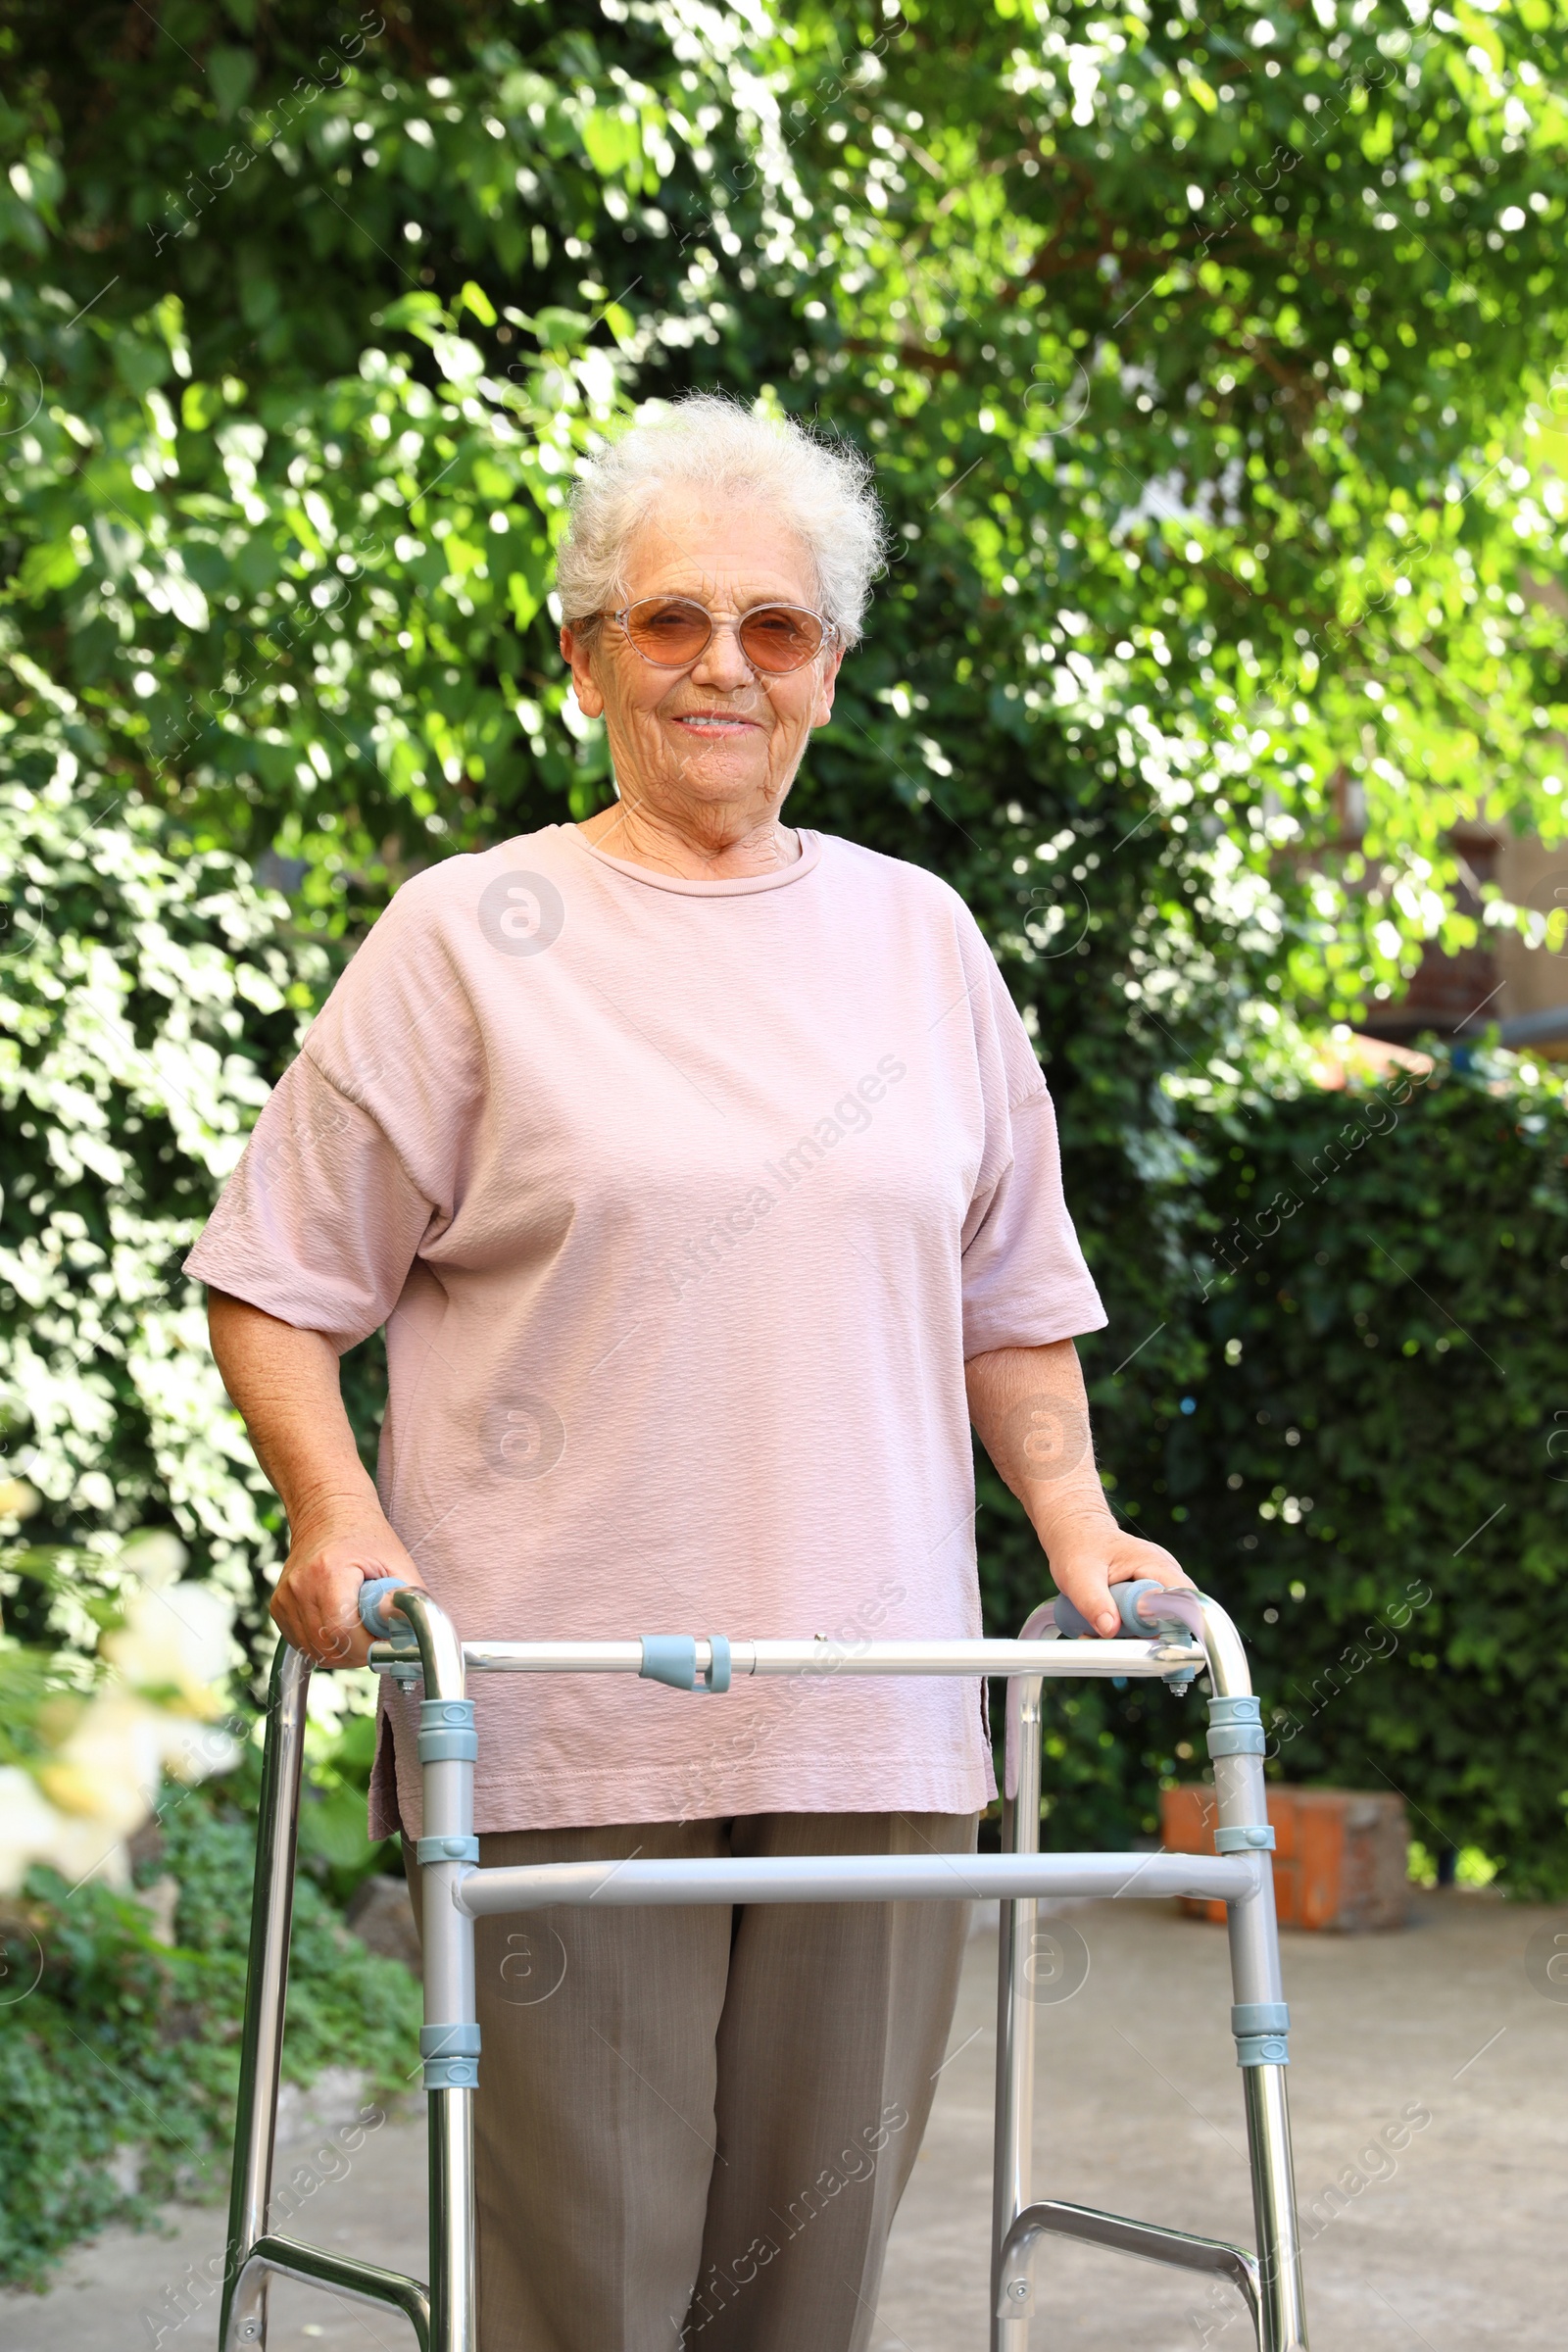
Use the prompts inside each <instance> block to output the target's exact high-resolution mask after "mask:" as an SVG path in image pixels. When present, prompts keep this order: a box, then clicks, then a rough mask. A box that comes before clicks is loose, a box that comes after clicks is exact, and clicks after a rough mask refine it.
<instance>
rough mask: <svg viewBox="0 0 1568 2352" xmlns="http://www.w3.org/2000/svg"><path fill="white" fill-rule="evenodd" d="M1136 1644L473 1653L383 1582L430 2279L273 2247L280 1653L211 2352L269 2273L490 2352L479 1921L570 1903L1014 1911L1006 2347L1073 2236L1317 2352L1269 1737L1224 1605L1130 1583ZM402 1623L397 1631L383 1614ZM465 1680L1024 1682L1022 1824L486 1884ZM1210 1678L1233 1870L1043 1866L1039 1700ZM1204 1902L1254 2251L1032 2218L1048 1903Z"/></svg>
mask: <svg viewBox="0 0 1568 2352" xmlns="http://www.w3.org/2000/svg"><path fill="white" fill-rule="evenodd" d="M1114 1597H1115V1598H1116V1600H1117V1602H1118V1604H1119V1606H1120V1610H1121V1616H1122V1623H1123V1629H1124V1637H1125V1638H1120V1639H1115V1640H1111V1641H1103V1640H1100V1639H1098V1638H1097V1639H1091V1640H1081V1639H1071V1640H1065V1641H1064V1640H1061V1639H1059V1638H1058V1634H1059V1632H1061V1631H1065V1632H1067V1633H1069V1634H1073V1635H1077V1634H1079V1633H1081V1631H1082V1627H1083V1621H1082V1619H1080V1618H1078V1617H1077V1616H1076V1612H1074V1611H1072V1610H1070V1608H1068V1606H1067V1604H1066V1603H1064V1602H1057V1603H1056V1604H1055V1606H1054V1608H1053V1607H1052V1606H1051V1605H1050V1604H1048V1606H1047V1607H1046V1608H1043V1609H1039V1610H1036V1612H1035V1614H1034V1616H1033V1617H1031V1619H1030V1620H1029V1623H1028V1624H1027V1625H1026V1626H1025V1627H1024V1629H1023V1633H1022V1636H1021V1637H1020V1639H1019V1640H1018V1641H1016V1642H979V1641H952V1642H842V1641H832V1640H829V1639H827V1638H826V1637H823V1636H820V1635H819V1636H816V1637H814V1638H813V1639H811V1640H809V1641H796V1642H778V1641H757V1642H754V1641H739V1640H728V1639H726V1638H725V1637H723V1636H722V1635H709V1636H697V1635H658V1636H647V1637H644V1638H643V1639H641V1640H638V1641H629V1642H466V1643H464V1642H459V1641H458V1639H457V1636H456V1634H455V1632H454V1630H453V1628H452V1626H451V1624H450V1623H449V1621H448V1620H447V1618H446V1617H445V1616H444V1615H443V1613H442V1612H441V1610H440V1609H439V1608H438V1607H437V1606H436V1604H435V1603H434V1602H433V1601H432V1600H431V1598H430V1596H429V1595H428V1593H422V1592H418V1591H416V1590H415V1589H413V1588H410V1587H400V1586H398V1585H397V1584H396V1583H395V1581H394V1580H390V1579H381V1580H378V1581H376V1582H375V1583H372V1584H367V1585H366V1587H365V1588H364V1590H363V1592H362V1594H361V1614H362V1616H363V1618H364V1620H365V1623H366V1625H367V1626H368V1629H369V1631H370V1632H371V1633H372V1634H373V1635H376V1636H380V1637H385V1638H383V1639H377V1640H375V1641H374V1642H372V1645H371V1650H370V1662H371V1664H372V1665H373V1666H374V1667H376V1668H377V1670H378V1671H380V1672H382V1673H386V1674H389V1675H391V1676H393V1677H394V1678H395V1679H397V1680H399V1681H402V1682H415V1681H417V1682H419V1683H420V1684H422V1686H423V1697H422V1701H421V1704H420V1708H419V1731H418V1753H419V1762H420V1766H421V1773H422V1779H423V1790H424V1820H423V1835H422V1836H421V1837H420V1838H419V1840H418V1859H419V1862H420V1865H421V1888H422V1895H423V1906H422V1907H423V1919H422V1922H421V1926H422V1935H423V1944H424V2018H425V2022H424V2026H423V2028H422V2030H421V2032H420V2035H419V2050H420V2057H421V2060H422V2062H423V2070H424V2082H425V2091H426V2097H427V2102H428V2107H429V2121H430V2203H429V2232H430V2284H429V2288H428V2290H426V2289H425V2288H424V2287H422V2286H421V2285H420V2284H419V2283H418V2282H417V2280H416V2279H413V2278H404V2277H401V2276H399V2275H398V2274H395V2273H392V2272H388V2271H380V2270H377V2269H376V2268H375V2267H374V2266H372V2265H370V2264H368V2263H360V2262H356V2261H354V2260H352V2259H351V2258H349V2257H347V2256H344V2255H339V2254H332V2253H327V2252H324V2251H321V2250H319V2249H317V2248H315V2247H310V2246H303V2245H296V2244H295V2243H293V2241H291V2240H289V2239H287V2238H283V2237H279V2236H277V2235H275V2234H274V2233H272V2232H270V2230H269V2228H268V2220H269V2215H268V2208H269V2204H270V2196H271V2175H272V2159H273V2141H274V2136H275V2128H276V2111H277V2089H278V2071H279V2060H280V2057H281V2050H282V2034H283V2005H284V1996H285V1993H286V1989H287V1982H288V1942H289V1925H290V1917H291V1912H292V1906H293V1885H294V1856H295V1843H296V1834H297V1826H298V1812H299V1795H300V1781H301V1771H302V1765H303V1758H304V1728H305V1696H306V1690H307V1687H308V1684H309V1679H310V1672H311V1668H310V1664H309V1662H308V1661H307V1660H306V1659H305V1658H304V1657H303V1656H302V1655H301V1654H300V1652H299V1651H297V1650H294V1649H292V1648H290V1647H288V1646H287V1645H286V1644H284V1645H282V1646H280V1648H279V1650H278V1653H277V1657H276V1659H275V1661H274V1664H273V1669H272V1684H271V1695H270V1709H269V1716H268V1731H267V1752H266V1761H265V1766H264V1771H263V1781H262V1805H261V1820H260V1824H259V1832H258V1839H257V1858H256V1886H255V1901H254V1906H253V1911H252V1918H251V1948H250V1974H249V1979H248V1984H247V1990H246V2009H245V2026H244V2034H243V2039H242V2043H241V2072H240V2093H239V2105H238V2114H237V2118H236V2134H235V2165H234V2176H233V2184H232V2188H231V2192H230V2202H229V2239H228V2260H227V2265H226V2268H225V2272H224V2296H223V2312H222V2327H221V2352H238V2348H239V2347H242V2346H246V2347H248V2346H253V2345H265V2342H266V2336H267V2288H268V2281H269V2279H270V2278H272V2277H277V2276H284V2277H289V2278H296V2279H302V2280H306V2281H315V2282H318V2283H319V2284H321V2285H323V2286H326V2287H328V2288H330V2289H332V2290H334V2291H335V2292H337V2293H340V2294H348V2295H351V2296H353V2297H356V2298H358V2299H362V2300H368V2301H373V2302H379V2303H382V2304H385V2305H389V2306H391V2307H393V2308H396V2309H398V2310H401V2311H402V2312H403V2313H404V2314H405V2315H406V2317H407V2318H408V2319H409V2320H410V2322H411V2323H412V2325H413V2327H414V2331H415V2334H416V2336H417V2340H418V2344H419V2347H420V2352H477V2305H476V2300H475V2291H474V2280H475V2232H474V2206H473V2114H472V2103H473V2095H474V2089H475V2086H476V2084H477V2082H478V2067H479V2027H478V2019H477V2009H476V2005H475V1992H474V1975H473V1923H474V1920H475V1919H477V1918H483V1917H489V1916H493V1915H497V1914H510V1913H515V1912H523V1911H531V1910H539V1909H544V1908H548V1907H550V1906H554V1905H562V1906H586V1905H588V1904H591V1903H600V1904H609V1905H621V1904H648V1903H753V1902H904V1901H911V1900H932V1901H949V1902H952V1901H971V1900H976V1899H985V1898H988V1897H998V1898H1000V1900H1001V1936H1000V1962H999V1980H998V2035H997V2128H996V2166H995V2183H994V2200H993V2237H992V2312H993V2318H992V2337H991V2340H992V2346H993V2352H1027V2347H1028V2334H1029V2320H1030V2316H1031V2312H1032V2309H1033V2305H1034V2299H1035V2295H1034V2284H1033V2279H1032V2277H1031V2266H1032V2260H1033V2257H1034V2254H1035V2252H1036V2249H1037V2248H1038V2246H1039V2244H1040V2241H1041V2240H1042V2238H1044V2237H1046V2236H1050V2235H1055V2236H1068V2237H1076V2238H1079V2239H1081V2240H1084V2241H1086V2242H1088V2243H1091V2244H1096V2245H1101V2246H1104V2247H1106V2248H1109V2249H1110V2250H1112V2251H1116V2252H1121V2253H1127V2254H1137V2255H1141V2256H1143V2257H1144V2258H1146V2259H1148V2260H1152V2261H1155V2262H1163V2263H1169V2264H1174V2265H1175V2266H1176V2267H1178V2268H1180V2269H1184V2270H1189V2271H1200V2272H1208V2273H1210V2274H1212V2275H1213V2276H1214V2277H1216V2278H1228V2279H1229V2280H1230V2281H1231V2282H1232V2283H1233V2284H1234V2285H1235V2286H1236V2287H1237V2288H1238V2289H1239V2291H1240V2292H1241V2294H1242V2295H1243V2297H1244V2299H1245V2300H1246V2302H1247V2306H1248V2309H1249V2311H1250V2314H1251V2317H1252V2322H1253V2327H1254V2332H1255V2336H1256V2341H1257V2344H1258V2347H1259V2352H1306V2323H1305V2316H1304V2303H1303V2297H1302V2286H1301V2263H1300V2248H1299V2239H1298V2235H1297V2224H1296V2203H1295V2188H1294V2183H1293V2180H1292V2167H1291V2144H1290V2123H1289V2116H1288V2111H1287V2102H1286V2092H1285V2066H1286V2063H1287V2060H1288V2056H1289V2050H1288V2039H1287V2036H1288V2033H1289V2023H1290V2015H1289V2011H1288V2010H1287V2008H1286V2006H1285V2000H1284V1991H1283V1986H1282V1984H1281V1978H1280V1963H1279V1937H1278V1933H1277V1930H1276V1926H1275V1917H1274V1883H1273V1866H1272V1862H1271V1860H1270V1856H1269V1848H1270V1847H1271V1846H1272V1844H1273V1836H1272V1833H1271V1831H1270V1830H1269V1828H1268V1821H1267V1813H1266V1809H1265V1805H1264V1795H1263V1767H1262V1754H1263V1732H1262V1725H1261V1722H1260V1721H1259V1716H1258V1706H1257V1701H1256V1699H1255V1698H1253V1697H1252V1695H1251V1692H1250V1685H1249V1680H1248V1672H1247V1659H1246V1654H1245V1652H1244V1650H1243V1647H1242V1644H1241V1642H1240V1640H1239V1638H1238V1636H1237V1634H1236V1631H1235V1628H1234V1627H1233V1626H1232V1624H1231V1622H1230V1620H1229V1618H1228V1617H1227V1616H1226V1614H1225V1612H1224V1610H1223V1609H1221V1608H1220V1607H1219V1606H1218V1605H1217V1604H1216V1603H1215V1602H1213V1601H1210V1600H1207V1599H1204V1598H1202V1597H1201V1596H1200V1595H1196V1594H1193V1593H1161V1591H1160V1590H1159V1588H1158V1587H1157V1586H1153V1585H1152V1584H1149V1583H1145V1584H1140V1585H1123V1586H1117V1587H1116V1588H1114ZM386 1605H390V1607H391V1609H393V1610H394V1611H395V1612H396V1615H395V1617H394V1618H393V1619H392V1620H391V1621H390V1622H389V1620H388V1619H387V1618H384V1617H383V1616H382V1615H381V1610H382V1608H383V1606H386ZM469 1672H472V1673H487V1674H632V1675H638V1676H641V1677H642V1678H644V1679H645V1680H651V1681H655V1682H661V1683H664V1684H666V1685H669V1686H671V1687H673V1688H674V1689H675V1690H678V1691H693V1692H696V1693H699V1694H702V1695H705V1696H722V1694H723V1693H724V1692H725V1691H728V1690H730V1689H731V1688H732V1684H733V1681H734V1678H736V1677H746V1676H753V1675H771V1674H792V1675H824V1674H848V1675H857V1676H858V1675H888V1674H892V1675H932V1674H939V1675H953V1676H971V1677H979V1676H993V1675H994V1676H1005V1677H1006V1678H1008V1704H1007V1769H1006V1804H1005V1815H1004V1834H1003V1843H1004V1847H1005V1851H1003V1852H1002V1853H998V1854H957V1855H955V1854H933V1855H903V1854H853V1855H851V1854H843V1855H825V1856H823V1855H790V1856H781V1857H771V1858H758V1859H752V1858H732V1859H724V1858H717V1857H715V1858H712V1859H707V1860H701V1859H699V1860H661V1861H645V1860H640V1859H638V1858H636V1857H633V1858H631V1859H628V1860H626V1861H623V1862H615V1863H602V1862H593V1863H551V1864H545V1865H541V1866H538V1867H535V1868H525V1869H490V1870H485V1869H480V1868H477V1867H476V1865H477V1862H478V1852H479V1842H478V1839H477V1838H476V1837H475V1835H474V1832H473V1774H474V1763H475V1759H476V1756H477V1751H478V1736H477V1733H476V1730H475V1728H474V1720H473V1705H472V1701H471V1700H470V1699H469V1698H468V1697H467V1696H466V1691H465V1678H466V1674H467V1673H469ZM1197 1672H1206V1674H1207V1675H1208V1678H1209V1684H1210V1690H1211V1692H1212V1695H1211V1697H1210V1699H1209V1733H1208V1747H1209V1754H1210V1756H1211V1757H1212V1758H1213V1762H1214V1794H1215V1809H1216V1813H1217V1816H1218V1823H1219V1827H1218V1830H1217V1833H1216V1838H1215V1843H1216V1847H1217V1849H1218V1850H1217V1852H1216V1853H1215V1854H1213V1855H1202V1854H1164V1853H1152V1854H1042V1853H1041V1852H1040V1851H1039V1843H1040V1779H1041V1752H1040V1751H1041V1694H1042V1691H1043V1688H1044V1685H1045V1683H1046V1682H1047V1681H1049V1680H1057V1679H1060V1678H1063V1677H1065V1676H1068V1675H1074V1676H1077V1675H1087V1676H1097V1677H1103V1676H1105V1675H1112V1676H1128V1677H1140V1678H1144V1679H1164V1680H1166V1681H1168V1682H1170V1683H1172V1684H1173V1685H1175V1686H1177V1687H1184V1686H1185V1685H1187V1684H1188V1683H1190V1682H1191V1681H1192V1679H1193V1676H1194V1674H1195V1673H1197ZM1177 1894H1181V1895H1192V1896H1196V1897H1198V1898H1200V1899H1205V1900H1210V1901H1216V1900H1217V1901H1221V1902H1223V1903H1225V1905H1226V1907H1227V1917H1228V1920H1229V1923H1230V1955H1231V1979H1232V1989H1233V1992H1234V1995H1235V2000H1234V2004H1233V2006H1232V2009H1231V2031H1232V2033H1233V2034H1234V2036H1235V2040H1236V2054H1237V2063H1238V2065H1239V2066H1240V2068H1241V2069H1242V2081H1243V2085H1244V2097H1245V2104H1246V2113H1247V2132H1248V2146H1249V2155H1250V2172H1251V2185H1252V2207H1253V2216H1254V2221H1255V2226H1256V2231H1257V2248H1258V2250H1257V2252H1256V2254H1255V2255H1254V2254H1252V2253H1250V2252H1249V2251H1248V2250H1247V2249H1245V2248H1243V2247H1239V2246H1229V2245H1224V2244H1221V2243H1220V2242H1218V2241H1217V2240H1215V2239H1211V2238H1203V2237H1195V2236H1193V2235H1191V2234H1189V2233H1188V2232H1186V2231H1184V2230H1179V2229H1167V2228H1164V2227H1162V2226H1161V2225H1159V2224H1157V2223H1152V2222H1140V2221H1130V2220H1126V2219H1124V2218H1123V2217H1122V2216H1120V2215H1117V2214H1103V2213H1096V2212H1094V2211H1092V2210H1091V2209H1090V2208H1089V2207H1087V2206H1080V2205H1069V2204H1065V2203H1062V2202H1059V2201H1049V2202H1043V2203H1038V2204H1037V2203H1034V2202H1033V2201H1032V2199H1031V2193H1030V2191H1031V2180H1030V2174H1031V2161H1032V2140H1033V2114H1034V2055H1035V2051H1034V2036H1035V2000H1034V1997H1033V1987H1034V1985H1036V1983H1037V1982H1038V1981H1039V1972H1040V1963H1041V1959H1042V1957H1043V1953H1044V1948H1045V1946H1046V1944H1047V1943H1048V1942H1049V1940H1050V1939H1049V1937H1048V1936H1046V1935H1045V1934H1044V1932H1043V1931H1042V1930H1041V1929H1040V1927H1039V1903H1040V1900H1041V1898H1042V1897H1046V1896H1061V1895H1088V1896H1098V1897H1101V1898H1103V1899H1110V1900H1124V1899H1127V1898H1135V1899H1138V1900H1144V1899H1149V1898H1161V1897H1169V1896H1171V1895H1177Z"/></svg>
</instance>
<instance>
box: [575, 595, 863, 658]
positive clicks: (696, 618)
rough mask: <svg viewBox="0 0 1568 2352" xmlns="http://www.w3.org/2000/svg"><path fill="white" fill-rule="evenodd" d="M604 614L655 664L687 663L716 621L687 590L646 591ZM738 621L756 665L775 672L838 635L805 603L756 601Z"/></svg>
mask: <svg viewBox="0 0 1568 2352" xmlns="http://www.w3.org/2000/svg"><path fill="white" fill-rule="evenodd" d="M602 617H603V618H604V619H606V620H613V621H614V622H616V623H617V624H618V626H619V627H620V628H621V629H622V630H624V632H625V635H626V640H627V642H628V644H629V645H630V647H631V649H632V652H633V653H634V654H640V655H641V656H642V658H643V660H644V661H645V662H652V663H653V665H654V667H655V668H656V669H689V668H690V667H691V665H692V663H693V662H698V661H700V660H701V659H702V657H703V655H704V654H705V653H706V652H707V651H708V648H709V647H710V646H711V644H712V642H713V635H714V632H715V630H716V628H717V626H718V623H717V622H716V621H715V620H714V618H713V615H712V613H710V612H709V610H708V607H707V606H706V605H700V604H698V603H696V602H695V600H694V599H693V598H691V597H686V596H645V597H644V598H642V600H641V601H640V602H639V603H637V604H635V605H627V606H626V608H625V609H624V611H623V612H620V613H605V614H603V615H602ZM734 627H735V635H736V639H737V641H738V642H739V645H740V649H741V652H742V653H743V654H744V655H745V657H746V659H747V661H748V662H750V663H751V665H752V667H753V669H756V670H760V671H762V672H763V673H764V675H766V676H768V677H773V678H778V677H784V676H786V675H787V674H788V672H789V671H790V670H792V669H804V668H805V667H806V664H807V662H809V661H810V660H811V659H812V657H813V655H816V654H819V653H820V652H821V650H822V648H823V646H824V645H827V644H828V643H829V642H830V641H831V640H832V639H833V638H834V637H835V636H836V635H837V631H836V630H835V628H834V626H833V623H832V622H831V621H830V620H824V619H823V617H822V615H821V613H811V612H809V611H808V610H807V608H806V607H805V606H804V605H754V606H753V607H752V610H751V611H750V613H742V615H741V617H740V619H739V620H737V621H736V622H735V624H734Z"/></svg>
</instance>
